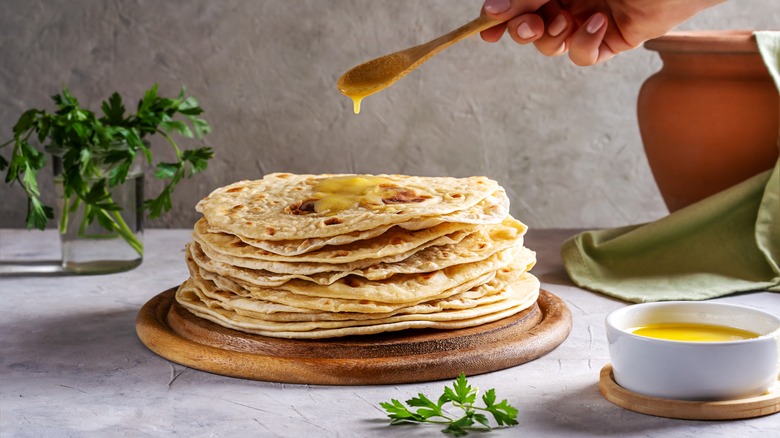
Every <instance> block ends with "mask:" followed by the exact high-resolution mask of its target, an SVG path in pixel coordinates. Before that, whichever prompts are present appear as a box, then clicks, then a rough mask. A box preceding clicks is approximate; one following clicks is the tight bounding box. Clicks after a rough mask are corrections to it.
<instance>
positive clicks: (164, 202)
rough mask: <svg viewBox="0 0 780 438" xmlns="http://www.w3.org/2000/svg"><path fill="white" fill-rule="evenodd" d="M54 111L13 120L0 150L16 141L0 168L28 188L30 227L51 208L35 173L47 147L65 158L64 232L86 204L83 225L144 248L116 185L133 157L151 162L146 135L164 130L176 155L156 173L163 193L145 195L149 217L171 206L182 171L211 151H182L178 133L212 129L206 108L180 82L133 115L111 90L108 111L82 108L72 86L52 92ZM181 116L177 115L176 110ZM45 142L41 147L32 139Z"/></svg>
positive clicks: (203, 161) (199, 165)
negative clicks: (171, 93) (175, 90)
mask: <svg viewBox="0 0 780 438" xmlns="http://www.w3.org/2000/svg"><path fill="white" fill-rule="evenodd" d="M52 100H53V101H54V103H55V105H56V107H57V110H56V111H55V112H53V113H50V112H47V111H45V110H40V109H30V110H27V111H25V112H24V113H23V114H22V115H21V116H20V117H19V119H18V121H17V122H16V124H15V125H14V127H13V138H12V139H11V140H9V141H8V142H6V143H3V144H1V145H0V149H2V148H4V147H6V146H8V145H11V144H12V145H13V149H12V152H11V157H10V160H6V159H5V158H3V157H2V156H0V171H3V170H6V169H7V173H6V177H5V181H6V183H11V184H13V183H14V182H18V183H19V184H20V185H21V187H22V188H23V190H24V191H25V193H26V194H27V200H28V202H27V219H26V223H27V228H28V229H34V228H37V229H44V228H45V226H46V224H47V223H48V221H49V220H50V219H52V218H53V217H54V210H53V209H52V208H51V207H49V206H47V205H44V204H43V202H42V201H41V198H40V195H41V192H40V188H39V186H38V172H39V171H40V170H41V169H42V168H43V167H44V166H45V165H46V153H49V154H50V155H52V156H56V157H57V158H58V159H59V160H60V161H61V165H62V173H61V175H60V177H61V178H62V184H63V191H64V199H65V202H64V206H63V211H62V215H61V218H60V223H59V228H60V232H62V233H65V231H66V230H67V228H68V222H69V220H70V218H69V216H70V214H71V213H73V212H75V211H76V210H77V209H78V208H79V207H80V206H83V207H84V216H83V218H81V224H80V226H79V231H80V232H82V233H83V232H84V230H85V229H86V227H87V225H89V224H92V223H93V222H95V221H97V222H98V223H99V224H100V225H101V226H102V227H103V228H105V229H107V230H109V231H113V232H116V233H117V234H119V235H120V236H121V237H123V238H124V239H125V240H126V241H127V242H128V243H129V244H130V245H131V246H132V247H133V248H134V249H135V250H136V251H137V252H138V253H139V254H142V253H143V245H142V244H141V242H140V240H138V239H137V238H136V236H135V235H134V234H133V232H132V230H130V228H129V227H128V226H127V224H126V223H125V221H124V219H123V218H122V216H121V214H120V211H121V207H120V206H119V205H118V204H117V203H116V202H115V201H114V200H113V198H112V196H111V190H110V189H111V188H112V187H115V186H118V185H120V184H122V183H124V182H125V180H126V179H127V176H128V173H129V172H130V171H131V169H132V167H133V164H134V162H135V160H136V157H137V156H139V154H140V155H141V157H142V158H143V159H145V160H146V161H147V162H148V163H149V164H152V151H151V149H150V148H149V143H148V141H147V140H146V138H147V137H149V136H152V135H155V134H159V135H160V136H162V137H163V138H165V140H166V142H167V143H168V144H169V145H170V146H171V147H172V148H173V150H174V152H175V155H176V161H174V162H158V163H157V164H156V165H155V176H156V177H157V178H160V179H163V180H166V181H167V184H166V185H165V187H164V188H163V189H162V191H161V192H160V194H159V195H158V196H157V197H155V198H152V199H147V200H145V201H144V204H143V208H144V209H145V210H148V211H149V213H150V216H151V217H152V218H155V217H158V216H160V215H161V214H162V213H163V212H167V211H169V210H170V209H171V205H172V203H171V196H172V194H173V190H174V187H175V186H176V185H177V184H178V183H179V182H180V181H181V180H182V179H183V178H185V177H187V178H188V177H190V176H192V175H193V174H195V173H198V172H200V171H202V170H204V169H205V168H206V165H207V161H208V160H209V159H210V158H212V157H213V156H214V152H213V151H212V149H211V148H210V147H207V146H201V147H198V148H195V149H190V150H184V151H182V150H181V148H180V147H179V145H178V144H177V143H176V141H175V140H174V138H173V136H174V135H180V136H182V137H185V138H195V137H197V138H198V139H199V140H201V141H203V139H204V136H205V135H206V134H208V133H209V132H210V131H211V128H210V127H209V125H208V123H207V122H206V120H204V119H203V118H201V117H200V115H201V114H202V113H203V109H202V108H201V107H200V106H199V104H198V102H197V100H195V98H194V97H191V96H187V94H186V90H185V89H184V88H182V89H181V92H180V93H179V95H178V97H176V98H175V99H169V98H165V97H161V96H159V95H158V94H157V84H155V85H154V86H153V87H152V88H150V89H149V90H147V91H146V92H145V93H144V96H143V98H142V99H141V100H140V101H139V102H138V106H137V111H136V112H135V114H126V110H125V106H124V103H123V102H122V97H121V96H120V95H119V94H118V93H114V94H112V95H111V97H110V98H109V99H108V100H107V101H104V102H103V103H102V105H101V110H102V112H103V114H102V115H101V116H98V115H96V114H95V113H93V112H92V111H89V110H87V109H84V108H81V107H80V105H79V101H78V99H76V98H75V97H73V96H72V95H71V94H70V92H69V91H68V89H67V88H64V89H63V91H62V93H60V94H57V95H54V96H52ZM177 116H179V118H183V119H184V120H179V119H175V117H177ZM36 140H37V144H38V145H43V144H44V143H47V144H46V145H45V147H44V150H43V151H41V150H40V149H39V148H38V147H36V146H35V145H34V143H36Z"/></svg>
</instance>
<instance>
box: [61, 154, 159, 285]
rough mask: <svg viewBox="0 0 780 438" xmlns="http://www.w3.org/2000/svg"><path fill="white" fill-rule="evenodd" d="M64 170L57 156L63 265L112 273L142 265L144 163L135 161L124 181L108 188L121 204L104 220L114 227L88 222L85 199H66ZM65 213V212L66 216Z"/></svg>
mask: <svg viewBox="0 0 780 438" xmlns="http://www.w3.org/2000/svg"><path fill="white" fill-rule="evenodd" d="M61 170H62V169H61V162H59V160H58V159H56V158H55V160H54V175H55V176H54V186H55V191H56V195H57V202H56V210H55V213H56V216H57V217H56V219H57V223H58V224H59V225H60V245H61V251H62V269H63V270H64V271H66V272H69V273H74V274H109V273H114V272H122V271H127V270H130V269H133V268H135V267H136V266H138V265H140V264H141V262H142V261H143V208H142V207H143V200H144V174H143V168H142V166H141V165H140V164H136V165H134V166H133V167H132V168H131V169H130V171H129V172H128V174H127V179H126V180H125V182H124V183H123V184H120V185H118V186H115V187H111V188H110V189H109V191H110V193H111V197H112V199H113V201H114V202H115V203H116V205H118V206H119V207H120V208H121V210H119V211H111V212H108V213H107V218H106V219H105V220H104V222H106V221H110V222H111V223H112V224H114V225H113V226H114V229H112V230H109V229H107V228H106V227H104V226H103V225H102V224H101V223H100V222H99V221H98V220H97V219H95V220H93V221H92V222H91V223H88V221H87V220H86V216H85V207H84V203H83V202H80V201H75V202H74V199H73V197H71V198H70V199H66V197H65V190H64V188H63V183H62V182H63V179H62V176H61V173H62V172H61ZM90 182H94V181H90ZM66 206H67V207H66ZM74 206H75V208H74ZM66 208H68V210H67V212H66V210H65V209H66ZM63 216H66V217H65V218H64V220H63Z"/></svg>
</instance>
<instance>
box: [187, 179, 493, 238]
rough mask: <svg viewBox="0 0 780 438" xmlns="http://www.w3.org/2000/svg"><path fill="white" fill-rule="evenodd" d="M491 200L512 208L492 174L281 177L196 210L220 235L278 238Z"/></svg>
mask: <svg viewBox="0 0 780 438" xmlns="http://www.w3.org/2000/svg"><path fill="white" fill-rule="evenodd" d="M489 197H490V198H492V199H493V200H494V202H491V206H490V207H491V209H496V210H502V211H503V210H504V208H503V207H505V206H507V205H508V199H507V198H506V193H504V191H503V189H500V187H499V185H498V183H496V182H495V181H493V180H490V179H488V178H485V177H471V178H450V177H438V178H436V177H415V176H405V175H379V176H373V175H293V174H289V173H274V174H270V175H266V176H265V177H264V178H263V179H261V180H255V181H240V182H237V183H233V184H230V185H228V186H225V187H222V188H219V189H216V190H214V191H213V192H211V194H209V195H208V196H207V197H205V198H204V199H202V200H201V201H200V202H198V204H197V206H196V210H197V211H199V212H201V213H203V216H204V217H205V219H206V221H207V222H208V223H209V225H210V226H211V227H213V228H214V229H216V230H220V231H224V232H226V233H229V234H233V235H237V236H245V237H247V238H253V239H262V240H268V241H278V240H296V239H301V238H304V237H306V238H322V237H332V236H338V235H343V234H346V233H350V232H354V231H363V230H371V229H375V228H377V227H381V226H385V225H392V224H398V223H402V222H407V221H409V220H412V219H416V218H425V217H438V218H444V217H447V215H449V214H451V213H454V212H458V211H464V210H467V209H469V208H470V207H473V206H475V205H477V204H478V203H479V202H480V201H483V200H485V199H487V198H489ZM484 213H487V214H485V215H486V216H490V215H491V214H490V212H489V211H488V212H483V214H484ZM472 220H479V219H478V218H472ZM461 222H463V221H461ZM472 223H474V222H472Z"/></svg>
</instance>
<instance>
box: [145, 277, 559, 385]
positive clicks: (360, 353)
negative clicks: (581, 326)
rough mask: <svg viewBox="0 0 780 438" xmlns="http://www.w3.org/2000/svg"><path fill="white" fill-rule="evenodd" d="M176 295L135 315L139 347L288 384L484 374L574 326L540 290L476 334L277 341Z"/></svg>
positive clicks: (554, 341)
mask: <svg viewBox="0 0 780 438" xmlns="http://www.w3.org/2000/svg"><path fill="white" fill-rule="evenodd" d="M175 291H176V288H172V289H169V290H167V291H165V292H162V293H161V294H159V295H157V296H155V297H154V298H152V299H151V300H149V301H148V302H147V303H146V304H145V305H144V306H143V307H142V308H141V310H140V311H139V312H138V317H137V318H136V332H137V333H138V337H139V338H140V339H141V342H143V343H144V345H146V346H147V347H148V348H149V349H150V350H152V351H153V352H155V353H157V354H158V355H160V356H162V357H164V358H166V359H168V360H171V361H173V362H177V363H180V364H182V365H186V366H189V367H192V368H196V369H199V370H202V371H208V372H211V373H215V374H221V375H226V376H233V377H241V378H246V379H255V380H266V381H274V382H285V383H307V384H327V385H364V384H390V383H407V382H422V381H430V380H441V379H450V378H453V377H456V376H457V375H458V374H460V373H461V372H464V373H466V374H467V375H474V374H480V373H486V372H490V371H496V370H500V369H504V368H508V367H511V366H515V365H519V364H521V363H525V362H528V361H531V360H534V359H536V358H538V357H540V356H543V355H545V354H547V353H548V352H550V351H552V350H553V349H555V347H557V346H558V345H560V344H561V343H562V342H563V341H564V340H565V339H566V337H567V336H568V335H569V332H571V326H572V318H571V312H570V311H569V309H568V308H567V307H566V304H564V302H563V301H562V300H561V299H560V298H558V297H556V296H555V295H553V294H551V293H549V292H547V291H544V290H543V291H541V294H540V297H539V300H538V301H537V303H536V304H535V305H534V306H533V307H531V308H529V309H526V310H524V311H523V312H520V313H518V314H516V315H513V316H511V317H507V318H504V319H502V320H500V321H496V322H493V323H489V324H485V325H482V326H479V327H472V328H467V329H460V330H427V329H426V330H406V331H400V332H393V333H383V334H379V335H370V336H350V337H343V338H334V339H326V340H294V339H279V338H271V337H265V336H258V335H252V334H248V333H243V332H239V331H236V330H231V329H227V328H224V327H222V326H220V325H217V324H214V323H212V322H210V321H208V320H206V319H203V318H200V317H197V316H195V315H193V314H192V313H190V312H189V311H188V310H187V309H185V308H184V307H182V306H181V305H180V304H179V303H177V302H176V300H175V299H174V294H175Z"/></svg>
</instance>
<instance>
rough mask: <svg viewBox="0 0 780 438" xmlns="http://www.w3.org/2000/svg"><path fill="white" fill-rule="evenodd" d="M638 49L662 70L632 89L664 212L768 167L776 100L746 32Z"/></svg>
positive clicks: (680, 36) (675, 38)
mask: <svg viewBox="0 0 780 438" xmlns="http://www.w3.org/2000/svg"><path fill="white" fill-rule="evenodd" d="M645 48H646V49H648V50H654V51H657V52H658V53H659V55H660V56H661V60H662V61H663V67H662V68H661V70H660V71H658V72H657V73H656V74H654V75H653V76H651V77H650V78H648V79H647V80H646V81H645V83H644V84H643V85H642V88H641V90H640V92H639V100H638V117H639V129H640V132H641V135H642V141H643V143H644V147H645V153H646V154H647V160H648V162H649V164H650V168H651V170H652V172H653V176H654V177H655V181H656V183H657V184H658V188H659V190H660V191H661V195H662V196H663V198H664V201H665V202H666V206H667V207H668V208H669V211H675V210H678V209H680V208H682V207H685V206H687V205H689V204H692V203H694V202H696V201H699V200H701V199H704V198H706V197H708V196H710V195H713V194H715V193H717V192H719V191H721V190H724V189H726V188H728V187H731V186H732V185H735V184H737V183H739V182H741V181H743V180H745V179H747V178H749V177H751V176H753V175H756V174H758V173H760V172H762V171H764V170H767V169H769V168H770V167H772V166H773V165H774V163H775V162H776V160H777V157H778V131H779V129H778V121H779V120H780V115H779V114H778V113H779V108H780V102H779V101H778V91H777V88H776V86H775V84H774V82H773V81H772V78H771V76H770V75H769V72H768V71H767V69H766V66H765V65H764V63H763V61H762V59H761V55H760V54H759V52H758V47H757V45H756V41H755V38H754V37H753V36H752V33H751V32H749V31H696V32H672V33H670V34H668V35H666V36H663V37H660V38H657V39H654V40H650V41H648V42H646V43H645Z"/></svg>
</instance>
